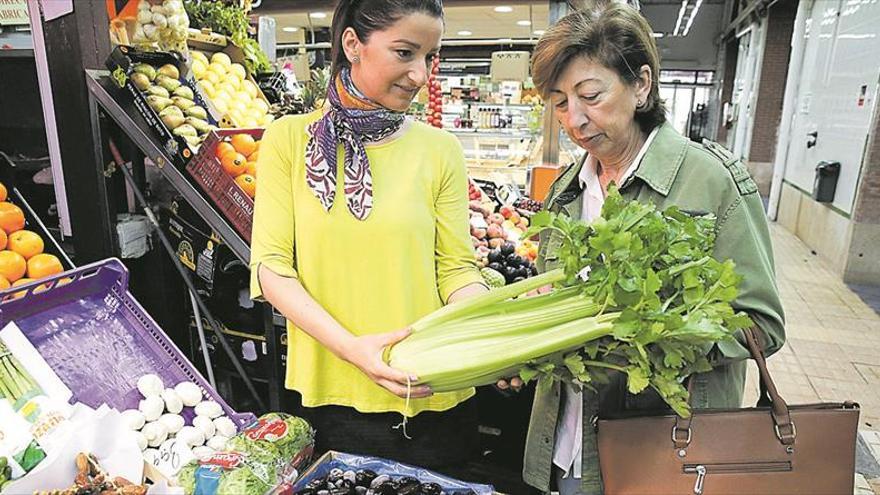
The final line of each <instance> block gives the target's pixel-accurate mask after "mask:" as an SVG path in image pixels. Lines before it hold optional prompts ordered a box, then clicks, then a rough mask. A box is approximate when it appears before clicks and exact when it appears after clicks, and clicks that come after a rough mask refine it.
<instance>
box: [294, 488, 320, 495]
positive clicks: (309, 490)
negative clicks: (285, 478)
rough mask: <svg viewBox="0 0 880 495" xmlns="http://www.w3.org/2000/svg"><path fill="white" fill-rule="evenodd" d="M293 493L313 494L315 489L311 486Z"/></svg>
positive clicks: (300, 494)
mask: <svg viewBox="0 0 880 495" xmlns="http://www.w3.org/2000/svg"><path fill="white" fill-rule="evenodd" d="M293 495H315V490H312V489H311V488H303V489H302V490H300V491H298V492H294V494H293Z"/></svg>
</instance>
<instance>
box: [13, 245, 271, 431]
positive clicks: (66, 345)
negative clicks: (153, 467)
mask: <svg viewBox="0 0 880 495" xmlns="http://www.w3.org/2000/svg"><path fill="white" fill-rule="evenodd" d="M63 279H70V282H68V283H66V284H65V283H62V284H59V281H62V280H63ZM46 287H48V288H46ZM21 291H26V293H25V294H24V295H23V296H21V297H16V298H14V299H11V298H10V295H11V294H15V293H18V292H21ZM10 321H14V322H15V323H16V324H17V325H18V327H19V328H21V331H22V333H24V335H25V336H26V337H27V338H28V340H30V342H31V344H33V345H34V347H36V348H37V351H38V352H39V353H40V355H41V356H42V357H43V359H45V360H46V362H47V363H48V364H49V366H50V367H51V368H52V369H53V370H54V371H55V373H56V374H57V375H58V377H59V378H60V379H61V381H62V382H64V383H65V384H66V385H67V386H68V388H70V390H71V391H72V392H73V398H72V399H71V401H72V402H81V403H83V404H86V405H88V406H90V407H93V408H95V407H98V406H100V405H101V404H107V405H108V406H110V407H114V408H116V409H118V410H120V411H124V410H126V409H135V408H137V406H138V402H139V401H140V400H141V398H142V397H141V395H140V392H138V390H137V380H138V378H140V377H141V376H143V375H145V374H147V373H155V374H156V375H159V376H160V377H162V381H163V382H165V386H166V387H171V386H174V385H176V384H177V383H179V382H182V381H192V382H194V383H196V384H197V385H199V387H201V389H202V391H203V393H204V395H205V396H207V397H209V398H211V399H213V400H215V401H217V403H218V404H220V406H221V407H222V408H223V411H224V413H225V414H226V415H227V416H229V418H230V419H232V421H233V422H234V423H235V424H236V426H237V427H238V429H239V431H240V430H241V429H242V428H243V427H245V426H247V425H248V424H250V423H252V422H253V421H255V420H256V417H255V416H254V415H253V414H251V413H243V414H238V413H236V412H235V411H233V410H232V408H231V407H229V405H228V404H226V401H224V400H223V399H222V398H221V397H220V396H219V395H218V394H217V392H215V391H214V390H213V389H212V388H211V386H210V385H209V384H208V382H207V381H206V380H205V379H204V377H202V375H201V373H199V372H198V371H197V370H196V369H195V368H194V367H193V366H192V364H191V363H190V362H189V361H188V360H187V359H186V358H185V357H184V355H183V354H182V353H181V352H180V350H179V349H178V348H177V346H175V345H174V343H173V342H171V340H170V339H169V338H168V336H167V335H166V334H165V332H163V331H162V329H161V328H159V326H158V325H157V324H156V322H155V321H153V319H152V318H151V317H150V315H148V314H147V312H146V311H144V308H143V307H141V305H140V304H139V303H138V302H137V301H136V300H135V299H134V297H133V296H132V295H131V293H130V292H128V270H127V269H126V268H125V266H124V265H123V264H122V262H120V261H119V260H118V259H115V258H111V259H107V260H105V261H101V262H98V263H93V264H91V265H87V266H84V267H82V268H77V269H75V270H70V271H67V272H64V273H61V274H58V275H54V276H52V277H48V278H45V279H41V280H39V281H36V282H32V283H30V284H27V285H23V286H20V287H15V288H12V289H7V290H5V291H2V292H0V328H2V327H4V326H6V324H7V323H9V322H10ZM181 414H182V415H183V416H184V417H185V418H186V420H187V424H190V423H191V421H192V418H193V416H194V412H193V411H192V408H190V407H187V408H184V410H183V413H181Z"/></svg>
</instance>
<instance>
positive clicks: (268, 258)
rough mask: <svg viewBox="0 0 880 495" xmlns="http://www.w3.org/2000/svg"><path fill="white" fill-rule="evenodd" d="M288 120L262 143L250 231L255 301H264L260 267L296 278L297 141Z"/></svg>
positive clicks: (271, 130) (273, 127) (273, 128)
mask: <svg viewBox="0 0 880 495" xmlns="http://www.w3.org/2000/svg"><path fill="white" fill-rule="evenodd" d="M295 138H296V136H294V135H293V134H292V133H291V132H290V126H289V125H288V123H287V122H286V119H281V120H278V121H276V122H274V123H273V124H272V125H270V126H269V128H268V129H267V130H266V132H265V133H264V135H263V139H262V141H261V142H260V157H259V159H258V161H257V195H256V200H255V203H254V220H253V229H252V231H251V259H250V269H251V281H250V292H251V298H252V299H262V297H263V289H262V287H261V285H260V279H259V272H260V270H259V268H260V265H266V268H268V269H270V270H272V272H274V273H276V274H278V275H280V276H282V277H291V278H295V277H296V276H297V273H296V269H295V266H296V263H295V259H294V225H295V219H294V211H293V192H292V188H293V184H292V181H291V158H292V157H291V156H290V150H291V149H293V148H294V146H293V143H292V140H293V139H295Z"/></svg>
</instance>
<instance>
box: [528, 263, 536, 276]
mask: <svg viewBox="0 0 880 495" xmlns="http://www.w3.org/2000/svg"><path fill="white" fill-rule="evenodd" d="M529 270H531V272H532V276H533V277H534V276H537V275H538V267H537V266H535V264H534V263H532V265H531V266H530V267H529Z"/></svg>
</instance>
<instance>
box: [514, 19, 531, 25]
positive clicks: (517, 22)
mask: <svg viewBox="0 0 880 495" xmlns="http://www.w3.org/2000/svg"><path fill="white" fill-rule="evenodd" d="M516 24H517V25H518V26H531V25H532V21H526V20H522V21H516Z"/></svg>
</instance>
